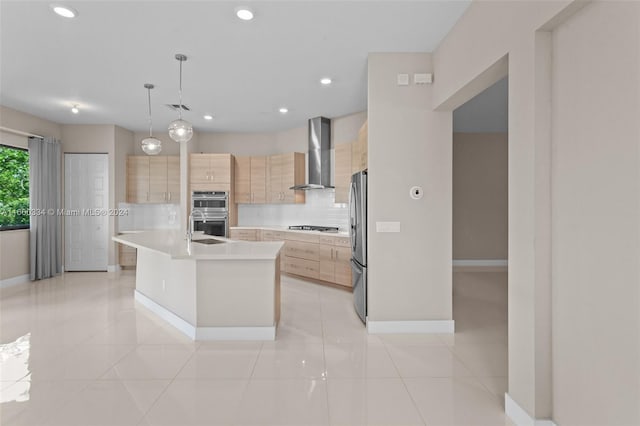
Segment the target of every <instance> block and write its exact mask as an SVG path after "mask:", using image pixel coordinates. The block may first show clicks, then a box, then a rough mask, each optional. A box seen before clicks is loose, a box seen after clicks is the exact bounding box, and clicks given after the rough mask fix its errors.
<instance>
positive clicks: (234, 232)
mask: <svg viewBox="0 0 640 426" xmlns="http://www.w3.org/2000/svg"><path fill="white" fill-rule="evenodd" d="M229 238H231V239H232V240H242V241H259V240H258V230H257V229H230V230H229Z"/></svg>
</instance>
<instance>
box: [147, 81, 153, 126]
mask: <svg viewBox="0 0 640 426" xmlns="http://www.w3.org/2000/svg"><path fill="white" fill-rule="evenodd" d="M147 94H148V95H149V137H150V138H152V137H153V123H152V121H151V88H147Z"/></svg>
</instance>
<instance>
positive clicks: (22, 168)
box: [0, 145, 29, 231]
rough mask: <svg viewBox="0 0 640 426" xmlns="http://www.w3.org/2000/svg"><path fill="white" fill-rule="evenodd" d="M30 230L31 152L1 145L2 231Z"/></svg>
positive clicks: (0, 222)
mask: <svg viewBox="0 0 640 426" xmlns="http://www.w3.org/2000/svg"><path fill="white" fill-rule="evenodd" d="M26 228H29V151H28V150H26V149H22V148H14V147H12V146H7V145H0V231H3V230H7V229H26Z"/></svg>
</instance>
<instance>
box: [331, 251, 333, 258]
mask: <svg viewBox="0 0 640 426" xmlns="http://www.w3.org/2000/svg"><path fill="white" fill-rule="evenodd" d="M331 260H333V249H331Z"/></svg>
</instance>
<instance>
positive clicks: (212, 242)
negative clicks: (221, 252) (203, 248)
mask: <svg viewBox="0 0 640 426" xmlns="http://www.w3.org/2000/svg"><path fill="white" fill-rule="evenodd" d="M191 242H192V243H200V244H222V243H225V241H221V240H215V239H213V238H207V239H205V240H191Z"/></svg>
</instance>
